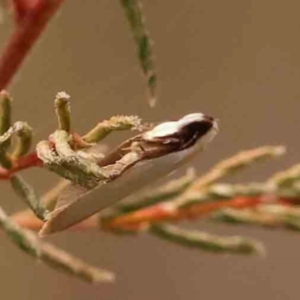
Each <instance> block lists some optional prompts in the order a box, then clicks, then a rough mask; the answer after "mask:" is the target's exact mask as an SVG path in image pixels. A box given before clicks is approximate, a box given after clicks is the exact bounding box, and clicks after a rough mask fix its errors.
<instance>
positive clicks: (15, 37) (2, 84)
mask: <svg viewBox="0 0 300 300" xmlns="http://www.w3.org/2000/svg"><path fill="white" fill-rule="evenodd" d="M29 2H30V3H32V1H29ZM29 2H27V4H28V3H29ZM62 2H63V0H36V1H35V3H34V5H30V6H28V7H27V10H28V11H27V12H26V13H24V9H25V1H21V0H19V1H17V0H14V2H13V3H14V6H13V9H18V10H19V11H15V17H16V20H17V21H16V24H15V29H14V31H13V33H12V35H11V36H10V38H9V40H8V42H7V44H6V45H5V47H4V50H3V53H2V55H1V57H0V90H3V89H4V88H6V87H7V86H8V84H9V83H10V82H11V80H12V78H13V77H14V75H15V74H16V72H17V70H18V69H19V67H20V66H21V64H22V62H23V61H24V59H25V57H26V56H27V54H28V53H29V51H30V49H31V48H32V46H33V45H34V43H35V42H36V41H37V39H38V37H39V36H40V34H41V33H42V32H43V30H44V29H45V27H46V25H47V23H48V21H49V20H50V19H51V17H52V16H53V15H54V13H55V12H56V11H57V9H58V8H59V6H60V5H61V4H62ZM21 4H22V5H21ZM21 15H22V16H23V17H22V16H21Z"/></svg>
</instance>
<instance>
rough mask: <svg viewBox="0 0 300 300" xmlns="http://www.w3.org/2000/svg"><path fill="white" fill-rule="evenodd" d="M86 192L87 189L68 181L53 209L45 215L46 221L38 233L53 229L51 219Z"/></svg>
mask: <svg viewBox="0 0 300 300" xmlns="http://www.w3.org/2000/svg"><path fill="white" fill-rule="evenodd" d="M87 192H89V189H87V188H85V187H83V186H81V185H79V184H75V183H70V184H69V185H68V186H66V187H65V188H64V189H63V190H62V192H61V194H60V195H59V197H58V199H57V202H56V205H55V208H54V210H53V211H52V212H50V213H49V215H48V216H47V221H46V222H45V223H44V225H43V227H42V229H41V230H40V232H39V235H40V236H43V235H46V234H47V233H49V232H51V231H52V230H53V229H52V221H53V220H54V219H55V217H56V216H57V215H58V214H59V213H60V212H61V211H62V210H65V209H67V208H68V207H69V206H70V205H71V204H72V203H74V202H76V201H78V200H79V199H80V198H81V197H83V196H84V195H85V194H86V193H87Z"/></svg>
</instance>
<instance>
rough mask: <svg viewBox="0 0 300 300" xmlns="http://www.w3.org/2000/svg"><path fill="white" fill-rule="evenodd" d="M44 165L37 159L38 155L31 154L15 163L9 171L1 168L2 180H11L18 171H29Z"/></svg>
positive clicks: (0, 178) (0, 177) (0, 175)
mask: <svg viewBox="0 0 300 300" xmlns="http://www.w3.org/2000/svg"><path fill="white" fill-rule="evenodd" d="M42 165H43V163H42V161H41V160H40V159H39V158H38V157H37V155H36V153H35V152H34V153H30V154H28V155H26V156H22V157H20V158H19V159H18V160H16V161H13V166H12V168H11V169H9V170H8V169H4V168H2V167H0V180H6V179H9V178H10V177H11V176H12V175H13V174H15V173H16V172H18V171H21V170H24V169H28V168H31V167H40V166H42Z"/></svg>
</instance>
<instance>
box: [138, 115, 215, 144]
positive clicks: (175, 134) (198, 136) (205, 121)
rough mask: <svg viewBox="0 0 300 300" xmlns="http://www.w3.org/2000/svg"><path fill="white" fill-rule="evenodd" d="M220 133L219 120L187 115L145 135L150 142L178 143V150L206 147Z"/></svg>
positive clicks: (157, 127) (161, 125)
mask: <svg viewBox="0 0 300 300" xmlns="http://www.w3.org/2000/svg"><path fill="white" fill-rule="evenodd" d="M217 132H218V123H217V120H216V119H214V118H213V117H211V116H209V115H205V114H203V113H193V114H189V115H186V116H184V117H182V118H181V119H179V120H178V121H169V122H164V123H161V124H159V125H157V126H155V127H154V128H153V129H152V130H149V131H147V132H145V133H144V135H143V138H144V139H145V140H147V141H149V142H151V141H152V142H162V143H164V144H172V143H174V144H175V143H176V144H177V145H178V150H183V149H186V148H190V147H192V146H194V145H201V146H202V147H205V146H206V144H208V143H209V142H210V141H211V140H212V139H213V138H214V136H215V135H216V134H217Z"/></svg>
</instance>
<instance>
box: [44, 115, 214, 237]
mask: <svg viewBox="0 0 300 300" xmlns="http://www.w3.org/2000/svg"><path fill="white" fill-rule="evenodd" d="M217 132H218V125H217V121H216V120H215V119H214V118H213V117H211V116H208V115H205V114H202V113H193V114H189V115H187V116H184V117H183V118H181V119H179V120H178V121H169V122H164V123H161V124H159V125H157V126H155V127H154V128H153V129H151V130H148V131H146V132H144V133H141V134H139V135H137V136H135V137H133V138H130V139H128V140H126V141H125V142H123V143H122V144H121V145H119V146H118V147H117V148H116V149H114V150H113V151H111V152H110V153H109V154H108V155H106V156H105V157H104V158H103V159H102V160H101V161H100V162H99V166H100V167H102V168H103V169H104V170H107V171H108V172H109V174H110V179H109V181H108V182H100V183H99V185H98V186H96V188H93V189H90V190H89V189H87V188H85V187H83V186H80V185H78V184H74V183H70V184H69V185H68V186H67V187H66V188H65V189H64V190H63V191H62V192H61V194H60V196H59V197H58V200H57V204H56V207H55V208H54V210H53V211H52V212H51V213H49V215H48V218H47V221H46V222H45V224H44V226H43V227H42V229H41V231H40V233H39V234H40V235H41V236H44V235H48V234H51V233H55V232H59V231H62V230H64V229H67V228H68V227H70V226H72V225H74V224H76V223H78V222H80V221H82V220H84V219H86V218H88V217H90V216H92V215H93V214H95V213H97V212H98V211H100V210H102V209H104V208H106V207H108V206H110V205H112V204H114V203H116V202H117V201H119V200H121V199H123V198H125V197H126V196H129V195H130V194H132V193H133V192H136V191H138V190H139V189H141V188H143V187H145V186H147V184H150V183H153V182H154V181H155V180H157V179H160V178H162V177H163V176H165V175H167V174H169V173H170V172H172V171H174V170H176V169H177V168H178V167H179V166H181V165H182V164H184V163H185V162H186V161H187V160H188V159H190V158H191V157H193V156H194V155H195V154H196V153H198V152H199V151H200V150H202V149H203V148H204V147H205V146H206V145H207V144H208V143H209V142H210V141H211V140H212V139H213V138H214V136H215V135H216V133H217Z"/></svg>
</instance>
